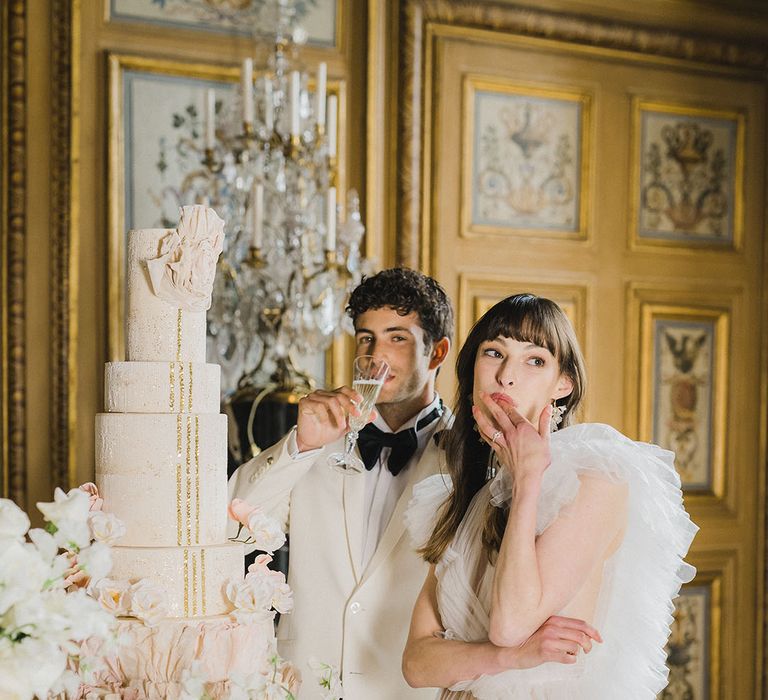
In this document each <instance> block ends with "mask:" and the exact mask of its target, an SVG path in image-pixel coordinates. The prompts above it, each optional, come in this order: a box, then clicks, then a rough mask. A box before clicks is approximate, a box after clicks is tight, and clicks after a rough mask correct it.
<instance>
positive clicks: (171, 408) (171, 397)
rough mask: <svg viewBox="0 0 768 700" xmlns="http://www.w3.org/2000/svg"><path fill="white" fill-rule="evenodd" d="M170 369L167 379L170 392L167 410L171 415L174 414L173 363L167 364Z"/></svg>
mask: <svg viewBox="0 0 768 700" xmlns="http://www.w3.org/2000/svg"><path fill="white" fill-rule="evenodd" d="M168 364H169V365H170V368H171V376H170V377H169V386H170V392H169V394H168V410H169V411H170V412H171V413H175V412H176V368H175V367H174V365H175V363H174V362H169V363H168Z"/></svg>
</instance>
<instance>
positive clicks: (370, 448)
mask: <svg viewBox="0 0 768 700" xmlns="http://www.w3.org/2000/svg"><path fill="white" fill-rule="evenodd" d="M442 414H443V404H442V402H441V403H440V405H439V406H437V407H436V408H434V409H433V410H432V411H430V412H429V413H428V414H427V415H426V416H424V418H422V419H421V420H420V421H419V422H418V423H417V424H416V429H415V430H414V429H413V428H406V429H405V430H401V431H399V432H397V433H385V432H384V431H383V430H380V429H379V428H377V427H376V426H375V425H374V424H373V423H368V425H366V426H365V427H364V428H363V429H362V430H361V431H360V435H359V436H358V438H357V446H358V448H359V450H360V457H362V460H363V463H364V464H365V468H366V469H367V470H368V471H370V470H371V469H373V467H374V466H375V465H376V462H378V461H379V455H381V450H382V449H383V448H384V447H390V448H392V451H391V452H390V453H389V459H388V460H387V469H389V471H390V472H392V475H393V476H397V475H398V474H399V473H400V472H401V471H402V470H403V469H404V467H405V466H406V465H407V464H408V462H409V461H410V459H411V457H413V453H414V452H416V448H417V447H418V446H419V440H418V438H417V437H416V432H417V431H418V430H421V429H422V428H425V427H426V426H428V425H429V424H430V423H431V422H432V421H434V420H437V419H438V418H439V417H440V416H441V415H442Z"/></svg>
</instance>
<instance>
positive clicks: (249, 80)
mask: <svg viewBox="0 0 768 700" xmlns="http://www.w3.org/2000/svg"><path fill="white" fill-rule="evenodd" d="M240 81H241V92H242V93H243V122H244V123H245V124H253V59H252V58H246V59H245V60H243V70H242V72H241V74H240Z"/></svg>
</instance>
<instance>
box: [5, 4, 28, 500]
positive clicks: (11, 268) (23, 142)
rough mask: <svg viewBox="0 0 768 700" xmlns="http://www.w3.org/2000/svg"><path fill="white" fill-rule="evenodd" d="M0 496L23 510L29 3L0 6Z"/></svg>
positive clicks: (25, 486) (25, 475) (24, 494)
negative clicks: (0, 337) (0, 177)
mask: <svg viewBox="0 0 768 700" xmlns="http://www.w3.org/2000/svg"><path fill="white" fill-rule="evenodd" d="M0 12H2V16H1V22H0V24H1V25H2V38H1V41H2V46H1V47H0V50H2V78H1V79H0V80H1V82H2V98H1V99H2V102H1V103H0V104H2V109H3V115H2V119H0V124H2V137H1V138H0V141H1V143H0V148H1V149H2V152H1V153H0V160H2V166H1V167H2V194H1V196H2V212H1V214H2V225H0V245H1V246H2V247H1V249H0V278H1V279H0V281H1V282H2V287H1V290H2V291H0V299H2V301H0V332H2V347H1V351H0V362H2V364H1V365H0V380H1V381H2V404H1V405H0V420H1V421H2V443H3V444H2V495H3V496H5V497H9V498H11V499H12V500H14V501H15V502H16V503H18V504H19V505H20V506H22V507H26V495H27V474H26V459H27V450H26V447H27V445H26V440H27V438H26V418H27V416H26V410H27V407H26V356H25V352H26V338H25V332H26V311H25V304H24V302H25V299H24V292H25V289H24V285H25V279H26V258H25V254H26V251H25V248H26V225H27V218H26V195H27V174H26V165H27V163H26V158H27V125H26V120H27V57H26V51H27V3H26V0H8V1H7V2H3V3H2V9H0Z"/></svg>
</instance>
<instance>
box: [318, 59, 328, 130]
mask: <svg viewBox="0 0 768 700" xmlns="http://www.w3.org/2000/svg"><path fill="white" fill-rule="evenodd" d="M327 78H328V66H327V65H326V64H325V63H321V64H320V65H319V66H318V67H317V92H316V96H317V106H316V108H315V109H316V111H317V115H316V116H317V130H318V132H319V133H323V131H324V130H325V85H326V81H327Z"/></svg>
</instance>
